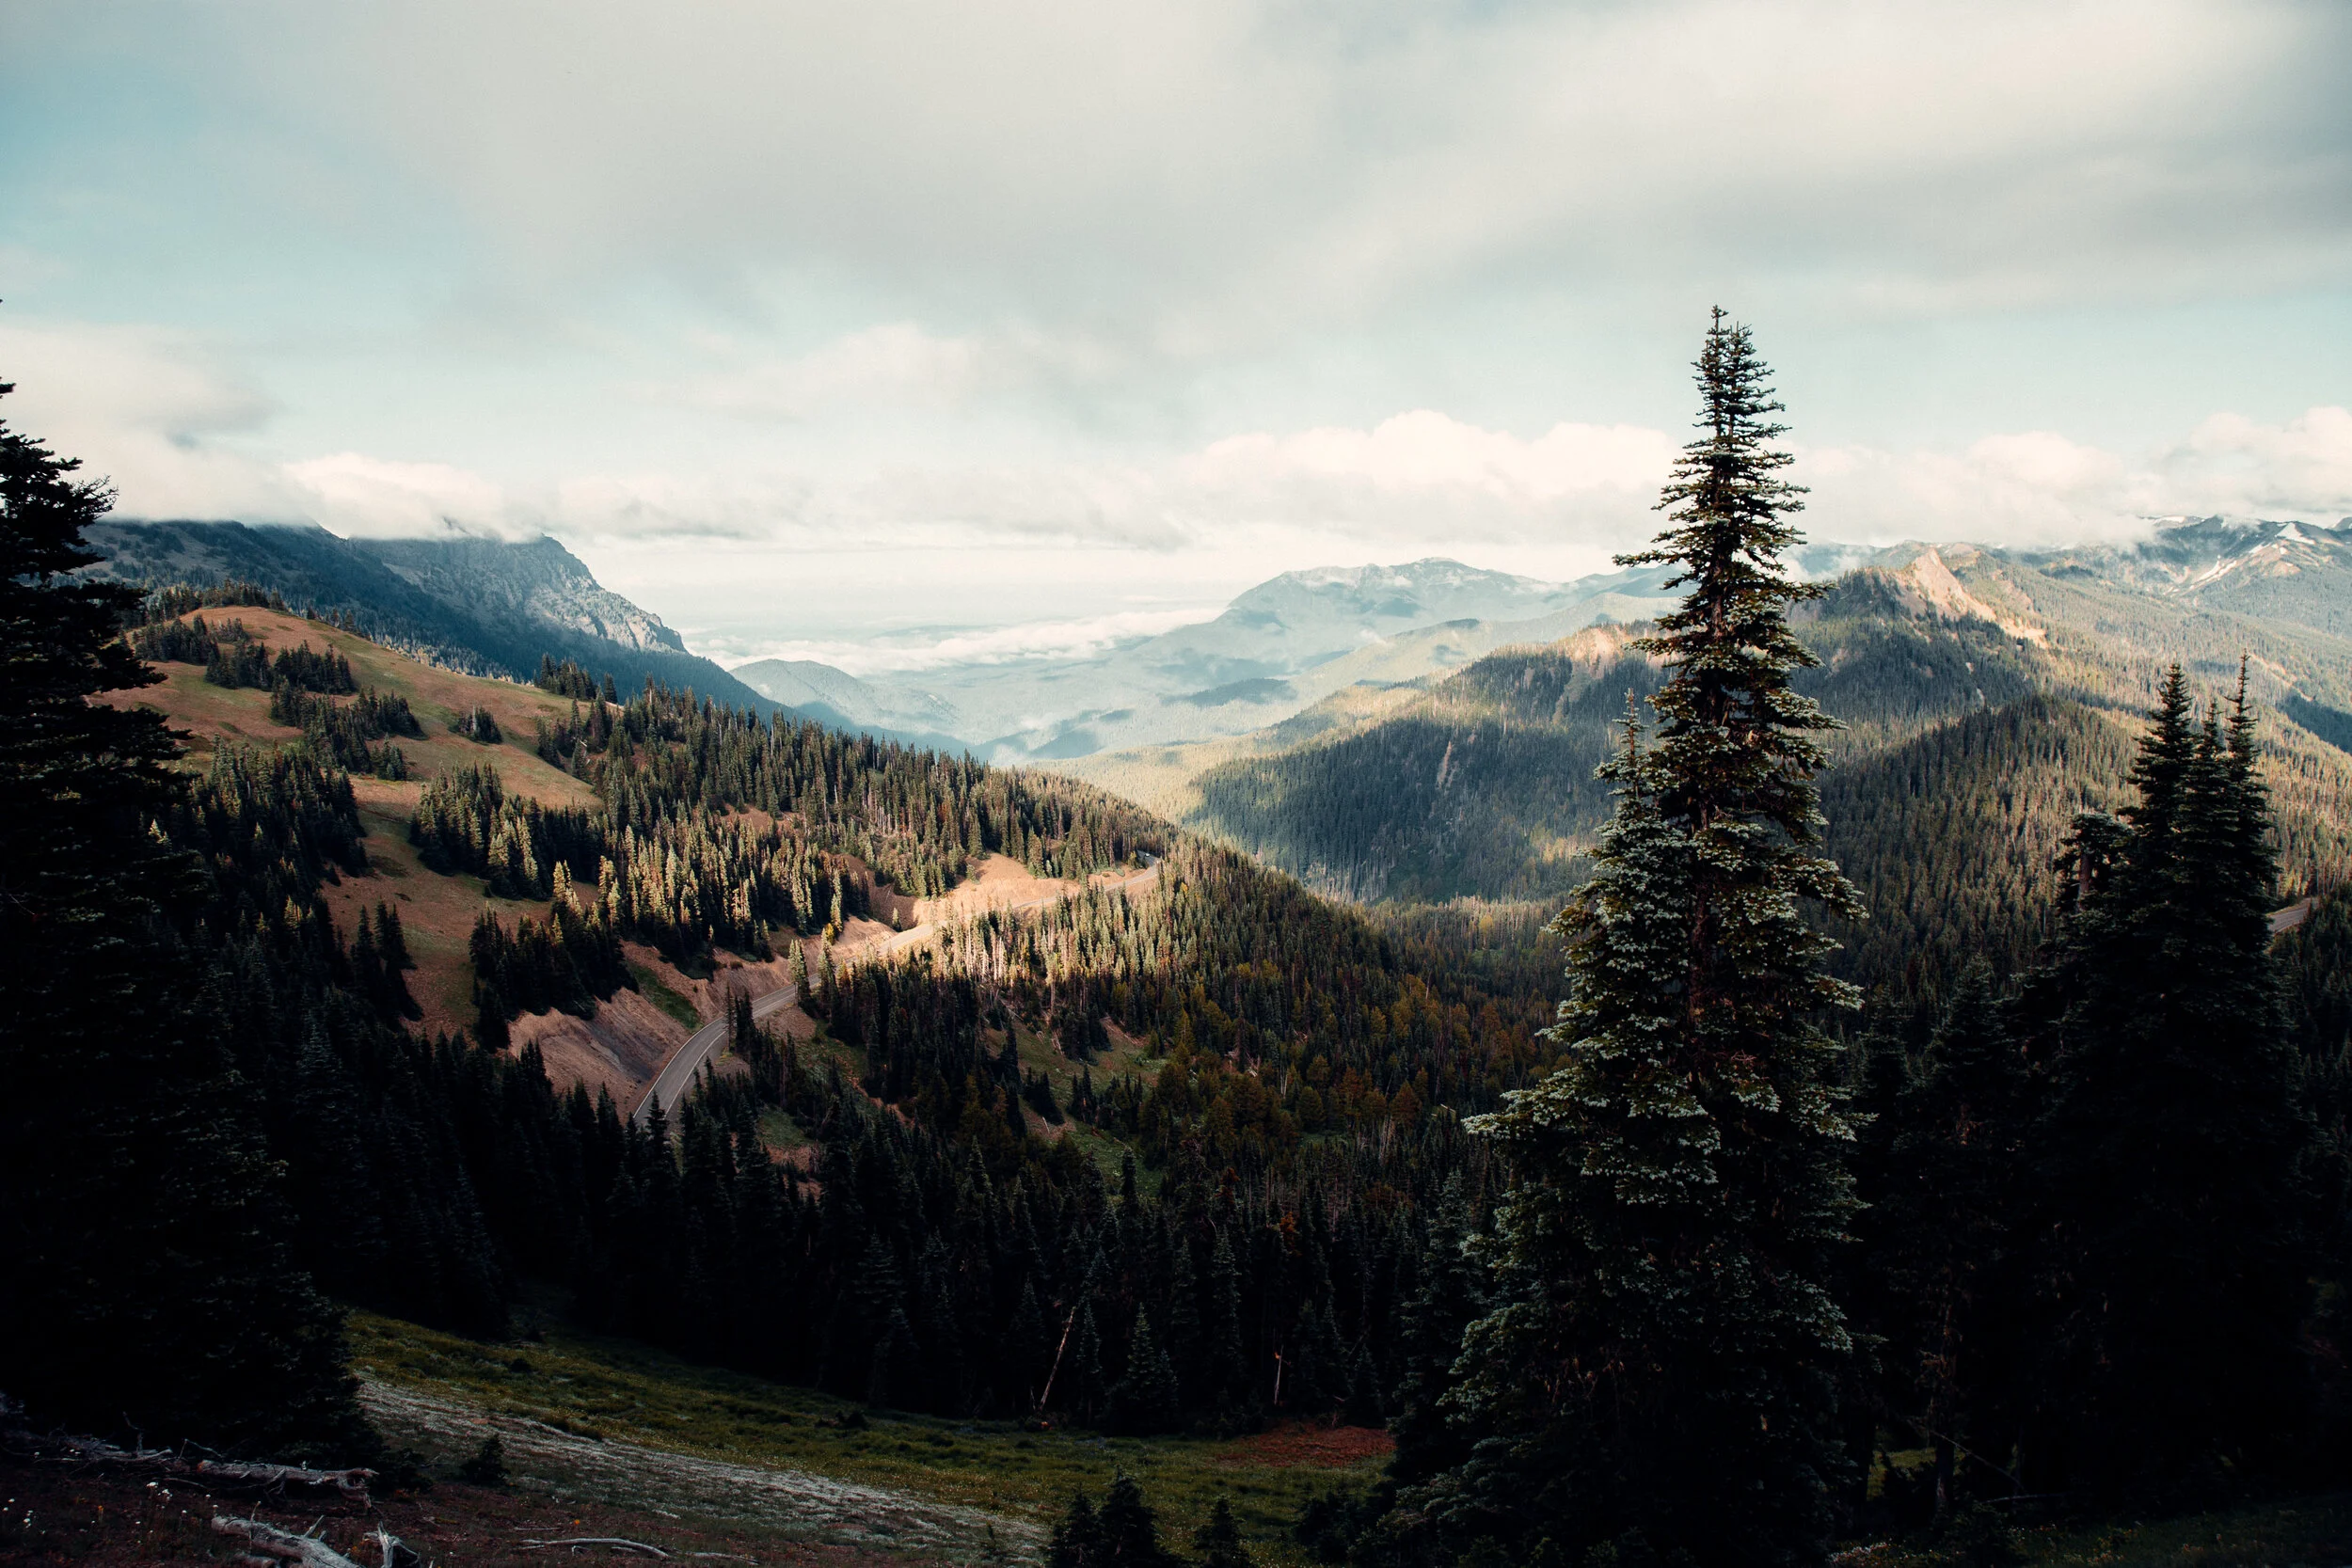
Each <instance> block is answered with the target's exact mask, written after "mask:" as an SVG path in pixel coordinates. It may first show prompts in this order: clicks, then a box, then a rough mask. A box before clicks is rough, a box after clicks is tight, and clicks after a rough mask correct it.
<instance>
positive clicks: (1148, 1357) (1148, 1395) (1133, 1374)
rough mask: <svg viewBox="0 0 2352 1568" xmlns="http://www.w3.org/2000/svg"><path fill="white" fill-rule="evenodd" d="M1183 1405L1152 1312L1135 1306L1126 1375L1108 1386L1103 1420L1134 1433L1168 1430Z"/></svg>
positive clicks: (1171, 1429)
mask: <svg viewBox="0 0 2352 1568" xmlns="http://www.w3.org/2000/svg"><path fill="white" fill-rule="evenodd" d="M1182 1405H1183V1401H1182V1399H1181V1398H1180V1397H1179V1394H1178V1391H1177V1386H1176V1369H1175V1367H1174V1366H1173V1365H1171V1364H1170V1363H1169V1361H1168V1352H1167V1351H1166V1350H1164V1349H1162V1348H1161V1345H1160V1338H1159V1336H1158V1335H1157V1334H1154V1333H1153V1332H1152V1319H1151V1316H1150V1315H1149V1314H1148V1313H1146V1312H1145V1311H1144V1309H1143V1308H1142V1307H1136V1326H1135V1332H1134V1333H1132V1334H1131V1335H1129V1336H1128V1338H1127V1375H1126V1376H1124V1377H1122V1378H1120V1380H1119V1383H1118V1385H1117V1386H1115V1387H1113V1388H1112V1389H1111V1393H1110V1408H1109V1412H1108V1417H1109V1418H1108V1421H1107V1422H1106V1424H1107V1425H1109V1426H1110V1427H1111V1428H1112V1430H1114V1431H1117V1432H1123V1433H1133V1434H1135V1435H1136V1436H1146V1435H1149V1434H1151V1433H1159V1432H1170V1431H1173V1430H1174V1429H1175V1427H1176V1424H1177V1418H1178V1413H1179V1411H1180V1409H1181V1408H1182Z"/></svg>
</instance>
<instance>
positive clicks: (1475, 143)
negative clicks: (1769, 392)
mask: <svg viewBox="0 0 2352 1568" xmlns="http://www.w3.org/2000/svg"><path fill="white" fill-rule="evenodd" d="M208 14H209V16H210V18H211V20H210V21H209V22H208V23H206V24H203V25H202V26H201V27H199V28H197V33H198V35H199V36H198V38H197V40H196V41H195V43H194V45H193V47H194V48H196V49H198V50H202V49H204V48H206V47H207V46H208V45H209V48H210V50H211V51H212V52H214V53H215V54H217V55H219V56H221V58H220V60H219V62H218V63H219V65H220V69H219V71H217V73H216V74H217V77H218V80H219V83H220V86H219V87H218V88H217V89H216V90H218V91H220V92H221V93H222V94H223V98H224V102H226V101H231V100H233V101H234V102H235V103H238V104H240V105H242V104H245V103H251V102H258V103H266V104H268V105H269V106H270V108H271V111H272V112H273V113H276V114H279V115H282V116H284V117H286V119H288V120H289V121H290V122H292V123H296V124H299V125H301V126H302V127H303V128H304V131H305V132H306V133H307V134H309V135H312V136H313V137H314V138H316V139H317V140H318V141H319V142H321V143H322V144H323V145H326V146H330V147H333V148H336V149H338V150H341V151H342V152H343V153H344V154H345V155H346V156H347V157H349V158H350V159H352V160H354V161H355V162H359V163H363V164H364V165H365V166H367V167H368V169H369V171H370V173H371V175H372V176H373V178H374V179H375V180H376V181H377V182H380V183H381V184H382V185H383V186H384V187H385V188H387V189H389V190H397V191H399V192H400V193H402V195H403V196H404V197H405V198H412V199H416V200H422V201H424V202H425V203H426V204H427V205H429V206H430V207H431V208H432V209H433V211H432V212H431V214H428V215H429V216H430V218H431V219H432V220H433V221H436V222H440V223H453V224H455V225H458V226H461V227H462V228H463V229H464V230H466V231H467V232H468V233H469V235H470V236H471V237H472V238H473V239H474V240H475V241H477V242H478V244H477V245H476V246H475V247H474V248H475V251H476V253H477V254H478V255H479V256H481V257H485V258H490V259H493V261H494V262H495V265H497V266H499V267H501V268H504V269H506V270H508V271H510V272H511V273H513V274H515V275H516V276H521V277H532V278H539V277H552V278H565V279H574V280H578V279H582V278H605V279H612V278H615V277H621V278H633V277H638V276H640V275H642V274H644V273H645V272H647V271H650V272H652V273H655V274H658V275H660V276H662V277H668V278H672V279H677V278H687V279H693V280H696V282H697V285H698V286H701V287H707V288H718V289H739V288H748V287H755V286H756V285H757V283H758V282H759V281H760V280H789V281H791V282H793V283H795V284H798V285H806V286H815V285H818V284H842V285H844V286H849V287H853V288H855V289H857V290H861V291H866V292H868V293H871V294H874V295H876V296H877V297H890V298H894V299H897V300H898V301H900V302H901V304H902V306H910V305H911V306H912V307H913V308H914V309H916V311H917V313H918V314H919V315H920V316H921V317H922V319H925V320H938V321H949V320H952V321H959V322H962V323H966V324H969V323H974V322H978V323H983V324H985V329H986V330H995V329H999V328H1002V327H1004V326H1006V325H1008V324H1011V323H1030V324H1050V323H1064V324H1067V323H1072V322H1083V323H1088V324H1091V326H1092V327H1093V328H1094V329H1095V330H1097V331H1099V332H1101V333H1103V334H1104V335H1105V336H1124V337H1126V338H1127V339H1129V340H1130V341H1132V342H1133V343H1135V344H1136V345H1139V346H1142V347H1145V348H1148V349H1150V350H1151V351H1152V352H1156V353H1160V354H1165V355H1170V356H1178V357H1184V356H1196V355H1200V354H1203V353H1208V352H1213V351H1214V350H1216V348H1217V347H1218V346H1219V345H1231V344H1232V343H1235V342H1262V341H1279V340H1280V339H1282V338H1285V337H1287V336H1288V335H1290V334H1292V333H1294V332H1295V331H1297V330H1298V329H1299V328H1300V325H1301V324H1302V323H1306V322H1311V321H1349V320H1355V319H1359V318H1360V317H1362V316H1363V315H1364V314H1366V313H1367V312H1371V311H1374V310H1376V309H1380V308H1382V307H1383V306H1385V305H1390V304H1393V303H1395V302H1397V301H1399V300H1406V299H1411V298H1416V297H1435V296H1437V295H1440V294H1443V293H1447V292H1449V291H1455V290H1459V289H1462V288H1465V287H1475V286H1479V285H1481V284H1482V283H1484V282H1489V281H1493V280H1496V279H1508V280H1512V281H1513V282H1514V283H1515V284H1516V285H1517V286H1519V287H1523V288H1534V289H1539V290H1551V291H1573V290H1578V289H1581V288H1586V287H1590V286H1592V285H1594V284H1596V283H1604V284H1606V285H1607V286H1608V287H1609V288H1610V289H1611V291H1612V292H1613V294H1615V295H1616V296H1617V297H1620V298H1623V297H1626V296H1628V295H1629V294H1640V293H1642V292H1643V291H1644V290H1658V291H1665V292H1671V293H1675V294H1677V295H1680V294H1684V293H1688V292H1690V291H1692V290H1693V289H1706V290H1710V291H1712V290H1719V289H1724V288H1725V287H1727V286H1735V285H1739V284H1742V283H1744V284H1747V285H1750V286H1751V288H1750V292H1754V289H1755V288H1756V287H1760V286H1761V285H1763V284H1764V283H1766V282H1769V281H1780V282H1787V283H1791V285H1792V286H1793V287H1796V288H1797V289H1798V290H1799V291H1800V292H1801V293H1810V294H1812V295H1815V296H1818V297H1820V298H1822V299H1823V300H1825V301H1826V302H1829V303H1830V304H1832V305H1833V306H1834V308H1835V309H1838V310H1840V311H1844V312H1853V311H1861V312H1863V313H1866V314H1868V313H1874V312H1897V313H1909V312H1917V311H1937V310H1947V309H1985V308H1988V307H1996V306H2003V305H2015V304H2019V303H2037V302H2049V301H2053V300H2063V299H2082V298H2096V299H2099V300H2102V301H2112V300H2113V299H2114V298H2115V297H2116V296H2117V294H2118V293H2119V291H2121V292H2125V293H2133V294H2137V295H2142V296H2148V297H2174V296H2176V295H2177V294H2179V293H2181V292H2182V291H2184V290H2194V289H2198V288H2201V287H2208V286H2212V285H2214V284H2216V283H2217V282H2219V283H2226V284H2227V286H2229V287H2231V288H2233V289H2246V288H2256V289H2261V288H2281V287H2294V286H2297V285H2299V284H2317V285H2322V286H2324V285H2326V284H2328V283H2329V282H2331V281H2332V280H2333V279H2335V278H2338V277H2341V276H2342V268H2343V265H2344V261H2345V260H2346V258H2347V255H2352V204H2347V202H2346V201H2345V199H2344V191H2345V190H2346V188H2347V183H2346V173H2347V169H2348V168H2352V120H2347V119H2346V117H2344V115H2343V114H2342V112H2341V105H2340V94H2341V87H2342V83H2341V72H2340V67H2341V63H2342V62H2343V60H2344V58H2346V57H2347V55H2348V54H2352V12H2347V11H2346V10H2345V9H2344V8H2343V7H2342V6H2341V5H2337V4H2332V3H2330V0H2301V3H2298V0H1983V3H1980V4H1976V5H1970V6H1948V7H1858V6H1853V5H1850V4H1846V3H1843V0H1784V3H1781V4H1774V5H1757V4H1753V3H1750V0H1670V3H1665V4H1659V5H1652V6H1639V7H1631V6H1620V5H1613V4H1598V3H1586V4H1568V5H1558V6H1541V7H1537V6H1524V5H1501V6H1436V7H1420V6H1404V5H1395V4H1387V5H1384V4H1371V5H1362V6H1308V7H1300V6H1287V5H1279V4H1276V3H1274V0H1198V3H1195V4H1190V5H1185V6H1176V7H1169V6H1164V5H1153V4H1149V3H1147V0H1104V3H1103V4H1100V5H1096V6H1090V7H1084V8H1072V7H1068V6H1060V5H1049V4H1046V3H1044V0H997V3H993V4H979V5H974V4H949V3H947V0H885V3H881V4H875V5H868V6H851V7H842V6H834V5H822V4H818V3H817V0H798V3H791V0H787V3H782V4H776V5H766V6H745V5H740V4H736V3H733V0H680V3H678V4H676V5H674V6H671V7H666V8H660V9H659V10H649V9H647V8H643V7H639V6H629V5H620V4H612V3H604V4H596V3H583V4H578V5H571V6H566V7H563V8H560V9H559V8H552V7H549V6H548V5H546V4H544V3H534V0H417V3H414V4H409V5H403V6H398V7H373V8H349V7H344V8H335V7H327V8H321V7H315V6H309V5H298V4H293V3H280V4H275V5H272V4H255V5H251V6H246V7H239V8H229V9H226V10H219V11H215V12H213V13H208ZM128 31H130V30H128V29H126V32H128ZM157 36H158V37H163V38H168V39H172V40H176V42H175V47H180V48H183V49H187V48H189V47H191V45H190V43H189V40H188V26H187V24H181V25H178V26H174V27H171V28H167V29H163V30H161V31H159V32H158V34H157ZM458 39H462V40H463V46H462V47H457V46H453V43H452V40H458ZM1923 192H1931V193H1932V195H1931V197H1929V198H1924V199H1923V198H1922V195H1921V193H1923ZM417 193H429V194H427V195H425V196H421V197H420V196H418V194H417ZM337 217H338V221H362V222H363V221H364V218H363V217H362V218H358V219H353V218H351V217H350V215H349V214H346V213H342V212H339V213H338V214H337ZM417 219H418V214H416V213H415V212H413V211H411V210H409V209H408V208H407V207H406V206H405V205H404V204H392V205H389V206H388V207H387V210H386V213H385V220H386V221H387V222H389V223H395V224H401V225H405V226H413V224H414V223H415V222H416V221H417ZM1792 280H1793V281H1792ZM967 330H968V327H965V326H959V327H956V328H954V329H952V330H946V331H944V332H943V334H942V335H943V337H945V338H946V339H948V340H954V339H957V338H960V337H961V336H963V335H965V333H966V331H967ZM880 346H882V348H883V349H884V350H885V356H886V351H887V347H888V345H880ZM811 373H817V374H819V378H820V379H821V378H822V372H818V371H817V369H816V368H814V367H812V368H811ZM790 379H791V378H790V377H789V376H787V377H786V381H787V391H789V390H790V389H791V388H790V387H789V385H788V384H789V382H790Z"/></svg>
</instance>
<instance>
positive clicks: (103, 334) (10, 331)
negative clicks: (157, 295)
mask: <svg viewBox="0 0 2352 1568" xmlns="http://www.w3.org/2000/svg"><path fill="white" fill-rule="evenodd" d="M0 380H6V381H12V382H14V383H15V384H16V388H17V389H16V391H15V392H14V393H13V394H12V395H10V396H9V397H8V399H7V401H6V402H0V420H7V421H8V424H9V425H10V426H12V427H13V428H15V429H17V430H19V431H23V432H25V433H27V434H30V435H33V436H37V437H38V438H40V439H41V440H43V441H45V442H46V443H47V444H48V445H49V447H50V448H51V450H53V451H56V452H57V453H59V454H60V455H62V456H69V457H78V458H80V459H82V460H83V464H84V474H85V476H86V477H101V478H104V479H106V480H107V481H109V482H110V483H112V484H113V485H114V487H115V490H116V493H117V496H118V498H119V499H118V504H119V506H120V507H121V508H122V509H123V510H125V511H126V512H135V513H139V514H142V515H148V516H164V517H256V518H263V519H276V520H283V519H286V518H289V517H293V516H297V515H301V511H302V502H301V499H300V497H299V496H298V494H297V493H296V489H295V487H294V486H290V485H289V484H288V483H286V481H285V478H284V476H283V474H282V473H280V472H279V471H278V469H276V468H275V467H273V466H272V465H270V464H268V463H266V462H262V461H261V460H258V459H255V458H253V457H250V456H247V455H245V454H244V453H242V452H240V451H237V450H236V449H235V447H234V446H233V445H230V444H225V442H226V441H227V439H228V438H233V437H235V436H242V435H245V434H246V433H248V432H251V431H253V430H255V429H257V428H259V427H260V426H261V425H262V423H263V422H264V421H265V420H267V419H268V418H269V416H270V415H271V413H272V412H274V405H273V404H272V403H271V401H270V400H269V399H268V398H267V397H266V396H265V395H264V394H263V393H262V391H261V390H260V389H259V388H256V387H255V386H254V385H253V384H252V383H250V382H249V381H247V380H246V379H244V378H243V377H241V376H239V375H237V374H236V373H234V372H232V371H231V370H230V369H229V368H228V367H227V366H226V365H225V364H224V363H223V359H222V356H221V355H220V353H219V351H218V349H217V348H216V346H215V344H213V343H212V342H210V341H207V340H205V339H203V338H201V337H199V336H197V335H195V334H190V333H182V332H171V331H167V330H164V329H161V328H155V327H135V326H109V325H88V324H82V323H65V324H43V325H16V324H9V325H5V326H0Z"/></svg>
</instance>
